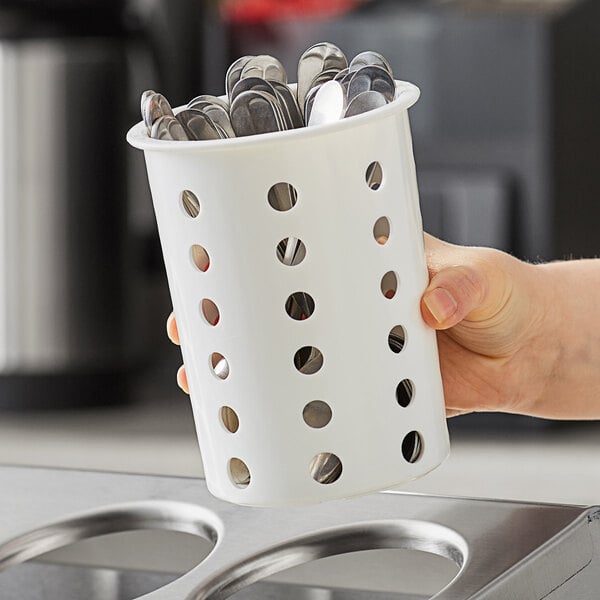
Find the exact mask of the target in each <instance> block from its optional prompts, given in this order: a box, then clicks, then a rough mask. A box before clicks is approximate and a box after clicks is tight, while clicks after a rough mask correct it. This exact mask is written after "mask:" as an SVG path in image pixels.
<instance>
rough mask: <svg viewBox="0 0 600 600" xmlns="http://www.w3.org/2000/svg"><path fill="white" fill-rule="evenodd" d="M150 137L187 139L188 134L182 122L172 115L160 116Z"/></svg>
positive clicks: (157, 138)
mask: <svg viewBox="0 0 600 600" xmlns="http://www.w3.org/2000/svg"><path fill="white" fill-rule="evenodd" d="M150 137H152V138H154V139H156V140H171V141H186V140H188V139H189V138H188V136H187V134H186V132H185V130H184V128H183V127H182V125H181V123H180V122H179V121H178V120H177V119H176V118H175V117H174V116H172V115H163V116H162V117H159V118H158V119H157V120H156V121H155V122H154V124H153V125H152V130H151V132H150Z"/></svg>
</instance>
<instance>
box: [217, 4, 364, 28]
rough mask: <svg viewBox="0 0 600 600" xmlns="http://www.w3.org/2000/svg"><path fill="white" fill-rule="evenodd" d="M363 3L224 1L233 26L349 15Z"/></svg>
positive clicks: (226, 17) (225, 17) (223, 5)
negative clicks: (342, 14)
mask: <svg viewBox="0 0 600 600" xmlns="http://www.w3.org/2000/svg"><path fill="white" fill-rule="evenodd" d="M359 4H361V0H326V1H323V0H222V1H221V4H220V6H221V13H222V15H223V18H224V19H225V20H226V21H228V22H230V23H265V22H268V21H275V20H279V19H292V18H298V17H328V16H333V15H339V14H341V13H345V12H348V11H350V10H352V9H353V8H355V7H356V6H358V5H359Z"/></svg>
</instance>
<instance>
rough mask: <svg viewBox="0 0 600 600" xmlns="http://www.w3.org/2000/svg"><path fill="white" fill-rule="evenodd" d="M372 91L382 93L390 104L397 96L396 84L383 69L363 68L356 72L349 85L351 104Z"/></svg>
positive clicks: (371, 66) (372, 66) (370, 66)
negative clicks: (359, 95) (358, 97)
mask: <svg viewBox="0 0 600 600" xmlns="http://www.w3.org/2000/svg"><path fill="white" fill-rule="evenodd" d="M370 90H373V91H376V92H380V93H381V94H383V95H384V97H385V99H386V100H387V101H388V102H392V100H393V99H394V96H395V95H396V82H395V81H394V80H393V79H392V76H391V75H390V74H389V73H388V72H387V71H386V70H385V69H383V68H382V67H376V66H375V65H369V66H367V67H361V68H360V69H358V71H355V72H354V75H353V76H352V79H351V80H350V83H349V84H348V101H349V102H351V101H352V99H353V98H354V97H355V96H358V94H360V93H362V92H367V91H370Z"/></svg>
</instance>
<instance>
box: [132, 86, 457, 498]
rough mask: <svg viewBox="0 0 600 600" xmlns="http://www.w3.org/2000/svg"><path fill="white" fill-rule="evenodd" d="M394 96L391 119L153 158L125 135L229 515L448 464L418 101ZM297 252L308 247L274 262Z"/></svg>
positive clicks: (166, 150)
mask: <svg viewBox="0 0 600 600" xmlns="http://www.w3.org/2000/svg"><path fill="white" fill-rule="evenodd" d="M397 87H398V91H397V95H396V99H395V101H394V102H392V103H391V104H389V105H387V106H385V107H383V108H380V109H377V110H375V111H372V112H368V113H365V114H362V115H358V116H356V117H352V118H349V119H344V120H342V121H339V122H336V123H332V124H328V125H324V126H321V127H313V128H303V129H297V130H293V131H285V132H278V133H272V134H264V135H260V136H252V137H246V138H235V139H225V140H217V141H200V142H169V141H160V140H153V139H150V138H148V136H147V133H146V130H145V128H144V126H143V124H141V123H140V124H138V125H136V126H135V127H133V128H132V129H131V130H130V132H129V134H128V140H129V142H130V143H131V144H132V145H133V146H135V147H137V148H141V149H143V150H144V153H145V157H146V164H147V169H148V177H149V180H150V187H151V190H152V196H153V201H154V207H155V211H156V218H157V221H158V228H159V233H160V239H161V244H162V249H163V254H164V260H165V265H166V271H167V276H168V280H169V286H170V290H171V296H172V300H173V307H174V310H175V314H176V316H177V323H178V326H179V333H180V337H181V347H182V351H183V357H184V362H185V366H186V371H187V378H188V382H189V386H190V392H191V399H192V406H193V411H194V419H195V424H196V429H197V432H198V438H199V442H200V448H201V452H202V457H203V461H204V468H205V476H206V481H207V484H208V487H209V489H210V490H211V492H212V493H213V494H214V495H216V496H218V497H220V498H223V499H225V500H229V501H231V502H235V503H238V504H246V505H252V506H283V505H299V504H307V503H313V502H320V501H324V500H329V499H333V498H342V497H349V496H354V495H358V494H364V493H367V492H372V491H376V490H381V489H388V488H390V487H394V486H397V485H399V484H402V483H403V482H407V481H409V480H412V479H415V478H417V477H420V476H422V475H424V474H425V473H427V472H429V471H431V470H432V469H434V468H435V467H436V466H438V465H439V464H440V463H441V462H442V461H443V460H444V459H445V457H446V456H447V454H448V451H449V443H448V433H447V428H446V420H445V411H444V399H443V391H442V382H441V377H440V370H439V361H438V354H437V346H436V337H435V332H434V331H433V330H431V329H429V328H428V327H427V326H426V325H425V323H424V322H423V320H422V317H421V314H420V309H419V302H420V298H421V295H422V293H423V291H424V289H425V287H426V285H427V281H428V276H427V267H426V263H425V256H424V247H423V231H422V223H421V214H420V210H419V200H418V191H417V184H416V175H415V165H414V159H413V152H412V142H411V134H410V127H409V119H408V111H407V109H408V108H409V106H411V105H412V104H414V102H416V100H417V98H418V96H419V91H418V89H417V88H416V87H415V86H413V85H411V84H409V83H405V82H398V83H397ZM276 184H282V185H280V186H278V187H277V188H275V191H271V193H270V190H271V188H272V187H273V186H274V185H276ZM282 198H283V200H284V202H282V201H281V200H282ZM292 205H293V206H292ZM290 206H291V208H289V207H290ZM282 208H283V209H284V210H280V209H282ZM287 208H289V210H287ZM288 238H290V239H291V242H290V244H296V245H295V246H290V247H289V248H288V252H287V253H286V252H285V248H283V247H280V249H279V251H278V246H279V245H280V242H282V240H286V239H288ZM290 248H292V249H295V252H291V251H290ZM292 257H294V259H293V260H292ZM290 262H291V263H292V264H290ZM390 336H391V337H390ZM311 348H313V349H316V350H313V351H312V353H311V351H310V349H311ZM309 358H310V360H308V362H307V359H309ZM306 363H307V364H306ZM304 371H306V372H304Z"/></svg>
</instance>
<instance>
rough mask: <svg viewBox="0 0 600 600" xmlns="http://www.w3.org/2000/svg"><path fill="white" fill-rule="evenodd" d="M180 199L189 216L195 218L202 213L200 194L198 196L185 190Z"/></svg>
mask: <svg viewBox="0 0 600 600" xmlns="http://www.w3.org/2000/svg"><path fill="white" fill-rule="evenodd" d="M180 200H181V206H183V210H184V211H185V212H186V214H187V215H188V216H190V217H192V219H195V218H196V217H197V216H198V215H199V214H200V200H198V196H196V194H194V192H190V190H183V192H181V196H180Z"/></svg>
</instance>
